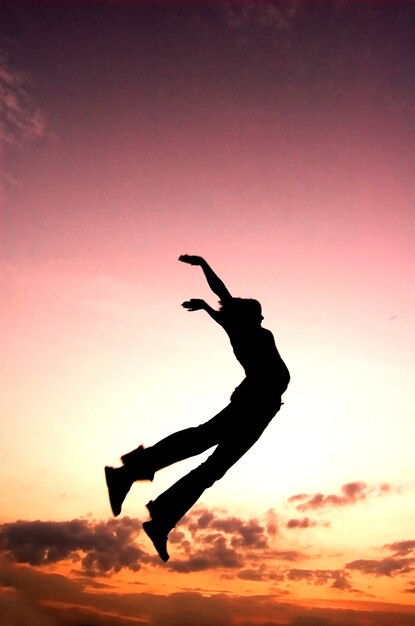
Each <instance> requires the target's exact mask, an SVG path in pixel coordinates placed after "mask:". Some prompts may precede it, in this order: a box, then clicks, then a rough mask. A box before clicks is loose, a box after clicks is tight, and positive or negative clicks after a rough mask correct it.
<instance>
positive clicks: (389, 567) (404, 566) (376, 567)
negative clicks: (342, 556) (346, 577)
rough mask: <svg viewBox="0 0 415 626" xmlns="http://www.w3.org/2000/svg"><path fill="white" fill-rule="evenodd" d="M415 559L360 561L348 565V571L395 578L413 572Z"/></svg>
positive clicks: (389, 558) (390, 558) (391, 558)
mask: <svg viewBox="0 0 415 626" xmlns="http://www.w3.org/2000/svg"><path fill="white" fill-rule="evenodd" d="M414 563H415V559H396V558H393V557H387V558H385V559H358V560H356V561H351V562H350V563H347V564H346V566H345V567H346V568H347V569H351V570H356V571H359V572H361V573H362V574H370V575H373V576H395V575H397V574H407V573H408V572H411V571H413V569H414Z"/></svg>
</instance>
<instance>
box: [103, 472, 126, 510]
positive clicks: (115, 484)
mask: <svg viewBox="0 0 415 626" xmlns="http://www.w3.org/2000/svg"><path fill="white" fill-rule="evenodd" d="M123 470H124V468H123V467H117V468H114V467H108V466H107V467H106V468H105V480H106V482H107V487H108V495H109V498H110V504H111V510H112V512H113V514H114V515H115V517H117V515H119V514H120V513H121V507H122V503H123V502H124V500H125V496H126V495H127V493H128V492H129V491H130V489H131V485H132V483H133V481H132V480H131V479H130V478H129V477H128V476H127V472H125V471H123Z"/></svg>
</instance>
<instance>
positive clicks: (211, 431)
mask: <svg viewBox="0 0 415 626" xmlns="http://www.w3.org/2000/svg"><path fill="white" fill-rule="evenodd" d="M234 416H235V411H234V409H233V406H232V405H231V404H230V405H228V406H227V407H226V408H225V409H223V411H221V412H220V413H218V415H216V416H215V417H213V418H212V419H211V420H209V421H208V422H206V423H205V424H202V425H201V426H197V427H195V428H186V429H185V430H181V431H179V432H177V433H173V434H172V435H170V436H169V437H166V438H165V439H162V440H161V441H159V442H158V443H156V444H155V445H154V446H151V447H150V448H144V447H143V446H140V447H139V448H137V449H136V450H133V451H132V452H129V453H128V454H126V455H124V456H123V457H122V460H123V462H124V466H123V467H119V468H113V467H106V468H105V479H106V482H107V487H108V491H109V497H110V504H111V509H112V512H113V514H114V515H115V516H117V515H119V514H120V513H121V507H122V503H123V502H124V499H125V497H126V496H127V493H128V492H129V490H130V488H131V486H132V484H133V482H134V481H136V480H153V478H154V473H155V472H156V471H158V470H159V469H162V468H163V467H168V466H169V465H172V464H173V463H177V461H182V460H183V459H187V458H189V457H191V456H195V455H196V454H200V453H201V452H204V451H205V450H208V449H209V448H211V447H212V446H214V445H217V444H218V443H219V441H220V438H221V437H223V432H224V431H226V430H229V429H230V428H231V424H232V422H233V419H234Z"/></svg>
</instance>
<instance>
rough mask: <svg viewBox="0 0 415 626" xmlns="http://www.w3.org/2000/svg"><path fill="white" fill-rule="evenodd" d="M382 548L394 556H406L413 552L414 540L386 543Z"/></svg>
mask: <svg viewBox="0 0 415 626" xmlns="http://www.w3.org/2000/svg"><path fill="white" fill-rule="evenodd" d="M384 547H385V548H387V549H388V550H390V551H391V552H393V554H394V555H396V556H407V555H409V554H411V553H412V552H415V539H411V540H409V541H395V542H394V543H387V544H386V545H385V546H384Z"/></svg>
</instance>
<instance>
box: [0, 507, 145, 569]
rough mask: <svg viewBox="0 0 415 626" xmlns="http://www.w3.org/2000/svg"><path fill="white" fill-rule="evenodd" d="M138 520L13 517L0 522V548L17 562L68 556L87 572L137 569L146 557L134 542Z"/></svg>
mask: <svg viewBox="0 0 415 626" xmlns="http://www.w3.org/2000/svg"><path fill="white" fill-rule="evenodd" d="M139 532H140V524H139V522H138V520H133V519H131V518H129V517H123V518H121V519H120V520H109V521H105V522H102V521H101V522H93V521H87V520H85V519H74V520H71V521H65V522H42V521H39V520H36V521H16V522H12V523H7V524H1V525H0V549H1V551H2V552H3V554H4V555H5V556H8V557H10V558H12V559H13V560H15V561H16V562H18V563H28V564H30V565H34V566H39V565H48V564H52V563H58V562H59V561H63V560H69V561H72V562H73V563H76V564H79V565H80V567H81V570H82V571H83V572H84V573H85V574H87V575H89V576H94V575H104V574H109V573H115V572H118V571H120V570H121V569H122V568H127V569H130V570H132V571H138V570H139V569H140V567H141V563H142V562H147V561H148V556H147V555H146V553H145V552H144V551H143V550H142V549H141V548H140V547H139V546H138V545H137V543H136V539H137V536H138V534H139Z"/></svg>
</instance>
